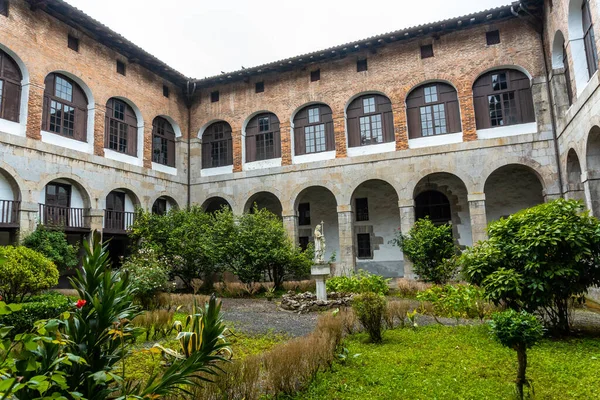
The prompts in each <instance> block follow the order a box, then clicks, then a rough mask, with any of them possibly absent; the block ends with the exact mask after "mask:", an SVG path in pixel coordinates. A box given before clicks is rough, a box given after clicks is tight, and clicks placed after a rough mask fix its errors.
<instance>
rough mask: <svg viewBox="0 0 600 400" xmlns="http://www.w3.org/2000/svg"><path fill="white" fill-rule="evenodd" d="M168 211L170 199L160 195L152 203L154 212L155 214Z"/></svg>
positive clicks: (163, 213) (162, 213)
mask: <svg viewBox="0 0 600 400" xmlns="http://www.w3.org/2000/svg"><path fill="white" fill-rule="evenodd" d="M167 211H168V201H167V199H165V198H163V197H159V198H158V199H156V200H154V204H152V210H151V212H152V214H155V215H165V214H166V213H167Z"/></svg>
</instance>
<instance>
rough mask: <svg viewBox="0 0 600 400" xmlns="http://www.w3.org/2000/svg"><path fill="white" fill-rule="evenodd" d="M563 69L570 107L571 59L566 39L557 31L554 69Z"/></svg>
mask: <svg viewBox="0 0 600 400" xmlns="http://www.w3.org/2000/svg"><path fill="white" fill-rule="evenodd" d="M559 68H562V69H563V71H564V79H565V87H564V89H565V91H566V93H567V100H568V102H569V105H571V104H572V103H573V89H572V88H571V71H570V69H569V57H568V55H567V49H566V47H565V38H564V36H563V34H562V32H561V31H557V32H556V34H555V35H554V43H552V69H553V70H556V69H559Z"/></svg>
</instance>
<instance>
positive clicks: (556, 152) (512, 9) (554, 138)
mask: <svg viewBox="0 0 600 400" xmlns="http://www.w3.org/2000/svg"><path fill="white" fill-rule="evenodd" d="M523 3H525V2H524V1H522V2H519V3H518V4H515V5H512V6H511V7H510V12H511V13H512V14H513V15H514V16H516V17H519V18H523V16H522V15H521V14H519V11H523V12H525V13H526V14H527V15H529V16H531V17H533V18H535V19H536V20H537V21H538V23H539V26H541V27H542V28H541V29H539V28H538V27H536V31H539V34H540V42H541V44H542V54H543V57H544V68H545V69H546V92H547V93H548V100H549V101H550V107H549V108H550V120H551V123H552V141H553V142H554V156H555V160H556V169H557V170H558V185H559V189H560V197H562V198H564V197H565V193H564V187H563V174H562V168H561V167H560V149H559V146H558V136H557V133H556V132H557V130H558V129H557V127H556V126H557V124H556V115H555V114H554V104H555V102H554V95H553V94H552V90H550V71H551V70H552V66H550V68H548V55H547V54H546V40H545V39H544V32H545V27H544V21H543V20H542V19H540V18H539V17H537V16H535V15H533V14H531V13H530V12H529V11H528V10H527V8H526V7H523ZM515 6H516V7H517V8H518V9H517V10H516V11H515Z"/></svg>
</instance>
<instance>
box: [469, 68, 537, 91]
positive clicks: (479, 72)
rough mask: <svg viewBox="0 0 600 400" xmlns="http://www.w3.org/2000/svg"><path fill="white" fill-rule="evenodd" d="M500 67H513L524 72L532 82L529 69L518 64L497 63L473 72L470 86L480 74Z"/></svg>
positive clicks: (531, 82)
mask: <svg viewBox="0 0 600 400" xmlns="http://www.w3.org/2000/svg"><path fill="white" fill-rule="evenodd" d="M500 69H514V70H517V71H520V72H522V73H524V74H525V75H526V76H527V77H528V78H529V83H530V85H531V84H533V75H531V73H530V72H529V70H528V69H527V68H525V67H523V66H521V65H519V64H498V65H494V66H491V67H488V66H486V67H483V68H480V69H479V70H477V71H476V72H475V74H473V79H472V80H471V87H473V85H474V84H475V82H476V81H477V79H479V78H480V77H481V76H482V75H484V74H487V73H488V72H492V71H496V70H500Z"/></svg>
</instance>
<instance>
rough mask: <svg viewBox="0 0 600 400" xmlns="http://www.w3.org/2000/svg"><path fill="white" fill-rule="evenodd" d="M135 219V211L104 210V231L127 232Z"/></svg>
mask: <svg viewBox="0 0 600 400" xmlns="http://www.w3.org/2000/svg"><path fill="white" fill-rule="evenodd" d="M134 220H135V212H132V211H115V210H104V229H103V232H106V233H115V234H126V233H127V232H128V231H129V229H130V228H131V226H132V225H133V221H134Z"/></svg>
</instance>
